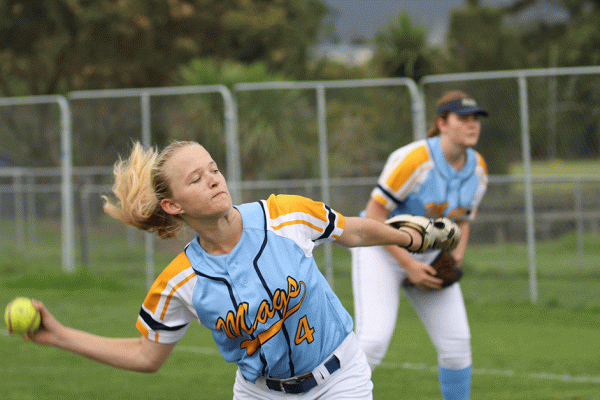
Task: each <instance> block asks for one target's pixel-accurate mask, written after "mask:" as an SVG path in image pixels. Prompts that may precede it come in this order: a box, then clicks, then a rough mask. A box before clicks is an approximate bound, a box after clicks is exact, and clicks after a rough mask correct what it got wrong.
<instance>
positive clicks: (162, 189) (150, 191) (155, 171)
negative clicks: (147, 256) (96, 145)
mask: <svg viewBox="0 0 600 400" xmlns="http://www.w3.org/2000/svg"><path fill="white" fill-rule="evenodd" d="M194 144H196V145H197V143H195V142H187V141H175V142H172V143H171V144H170V145H169V146H167V147H166V148H165V149H164V150H163V151H162V152H160V153H158V151H157V150H156V148H150V149H144V148H143V146H142V145H141V144H140V143H139V142H135V143H134V144H133V148H132V150H131V154H130V155H129V157H128V158H127V159H125V160H123V159H121V158H120V157H119V160H118V161H117V162H116V163H115V165H114V168H113V175H114V178H115V182H114V184H113V186H112V192H113V194H114V197H115V199H111V198H109V197H108V196H102V199H103V200H104V211H105V212H106V213H107V214H108V215H110V216H111V217H113V218H115V219H117V220H119V221H121V222H123V223H125V224H128V225H131V226H133V227H135V228H137V229H140V230H143V231H150V232H156V233H157V234H158V236H159V237H160V238H163V239H167V238H173V237H176V235H177V233H178V232H180V231H181V230H183V228H184V227H185V226H186V225H185V222H184V221H183V219H181V217H179V216H176V215H171V214H168V213H166V212H165V211H164V210H163V209H162V207H161V206H160V202H161V200H163V199H167V198H170V197H171V196H172V192H171V188H170V186H169V181H168V178H167V174H166V172H167V171H166V168H165V163H166V162H167V161H168V160H169V159H170V158H171V156H172V155H173V153H174V152H175V151H176V150H178V149H180V148H182V147H185V146H189V145H194Z"/></svg>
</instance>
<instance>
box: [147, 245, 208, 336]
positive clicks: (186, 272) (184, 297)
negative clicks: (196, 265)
mask: <svg viewBox="0 0 600 400" xmlns="http://www.w3.org/2000/svg"><path fill="white" fill-rule="evenodd" d="M196 280H197V278H196V274H195V272H194V270H193V269H192V266H191V264H190V261H189V259H188V258H187V256H186V255H185V252H182V253H181V254H179V255H178V256H177V257H176V258H175V259H174V260H173V261H172V262H171V263H170V264H169V265H168V266H167V268H165V269H164V271H163V272H162V273H161V274H160V275H159V276H158V278H157V279H156V281H155V282H154V284H153V285H152V287H151V288H150V290H149V291H148V294H147V295H146V299H145V300H144V303H143V304H142V308H141V310H140V314H139V316H138V319H137V323H136V328H137V329H138V331H140V333H141V334H142V335H143V336H145V337H147V338H148V339H150V340H152V341H155V342H157V343H174V342H177V341H178V340H179V339H181V338H182V337H183V335H184V334H185V332H186V331H187V329H188V327H189V324H190V322H191V321H192V320H194V319H197V315H196V311H195V310H194V307H193V305H192V296H193V290H194V285H195V284H196Z"/></svg>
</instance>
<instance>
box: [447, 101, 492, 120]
mask: <svg viewBox="0 0 600 400" xmlns="http://www.w3.org/2000/svg"><path fill="white" fill-rule="evenodd" d="M447 112H452V113H454V114H458V115H468V114H479V115H483V116H484V117H487V116H488V112H487V111H485V110H484V109H483V108H481V107H479V106H478V105H477V102H476V101H475V100H473V99H471V98H468V97H467V98H464V99H457V100H452V101H448V102H446V103H442V104H440V106H439V107H438V108H437V113H438V115H441V114H443V113H447Z"/></svg>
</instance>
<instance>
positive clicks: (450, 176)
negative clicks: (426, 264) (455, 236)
mask: <svg viewBox="0 0 600 400" xmlns="http://www.w3.org/2000/svg"><path fill="white" fill-rule="evenodd" d="M487 179H488V178H487V167H486V165H485V162H484V160H483V158H482V157H481V155H480V154H479V153H477V152H476V151H475V150H473V149H470V148H469V149H467V151H466V161H465V165H464V166H463V168H462V169H461V170H460V171H456V170H455V169H454V168H452V167H451V166H450V165H449V164H448V163H447V162H446V159H445V158H444V155H443V153H442V148H441V146H440V138H439V136H436V137H433V138H430V139H425V140H420V141H417V142H413V143H411V144H409V145H407V146H404V147H402V148H400V149H398V150H396V151H395V152H393V153H392V154H391V155H390V156H389V158H388V160H387V162H386V165H385V167H384V169H383V172H382V173H381V176H380V177H379V180H378V182H377V187H376V188H375V189H374V190H373V193H372V195H371V197H372V198H374V199H375V200H376V201H377V202H378V203H380V204H381V205H382V206H383V207H385V208H386V209H387V210H389V212H390V214H389V216H390V217H392V216H394V215H398V214H413V215H424V216H427V217H429V218H439V217H442V216H444V217H448V218H451V219H453V220H471V219H473V218H474V217H475V214H476V213H477V207H478V206H479V203H480V202H481V199H482V198H483V195H484V194H485V191H486V188H487Z"/></svg>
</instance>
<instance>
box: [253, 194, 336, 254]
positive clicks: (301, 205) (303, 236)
mask: <svg viewBox="0 0 600 400" xmlns="http://www.w3.org/2000/svg"><path fill="white" fill-rule="evenodd" d="M264 204H265V206H266V208H265V209H266V210H267V229H268V230H270V231H272V232H273V233H275V234H277V235H279V236H283V237H288V238H290V239H292V240H294V241H295V242H296V243H297V244H298V245H299V246H301V247H302V249H303V250H304V252H305V254H307V255H310V254H311V253H312V249H313V248H314V247H315V246H318V245H319V244H321V243H323V242H326V241H332V240H336V239H338V238H339V237H340V235H341V234H342V232H343V231H344V226H345V219H344V216H343V215H342V214H340V213H338V212H336V211H334V210H332V209H331V208H329V207H328V206H326V205H325V204H323V203H321V202H319V201H315V200H311V199H309V198H306V197H302V196H295V195H279V196H275V195H271V196H270V197H269V198H268V199H267V200H266V201H264Z"/></svg>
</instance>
